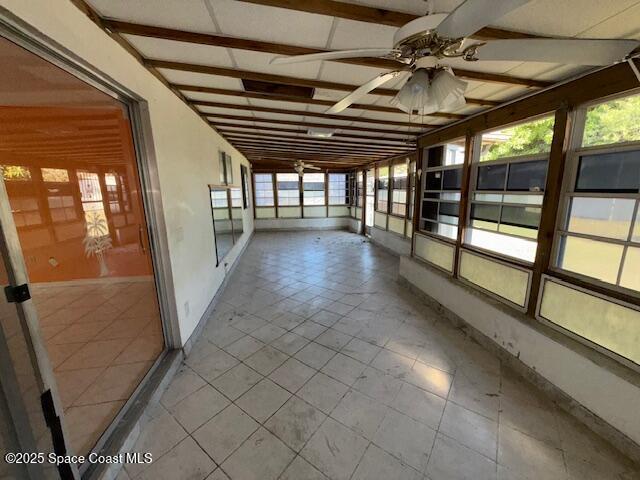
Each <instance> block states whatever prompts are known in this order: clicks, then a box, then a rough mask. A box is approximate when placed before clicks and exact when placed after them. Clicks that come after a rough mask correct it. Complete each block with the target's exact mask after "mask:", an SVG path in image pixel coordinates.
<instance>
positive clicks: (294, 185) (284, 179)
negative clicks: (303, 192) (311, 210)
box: [276, 173, 300, 207]
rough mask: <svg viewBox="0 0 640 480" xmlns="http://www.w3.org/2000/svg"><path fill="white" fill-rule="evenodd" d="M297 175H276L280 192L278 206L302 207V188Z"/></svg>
mask: <svg viewBox="0 0 640 480" xmlns="http://www.w3.org/2000/svg"><path fill="white" fill-rule="evenodd" d="M299 180H300V176H299V175H298V174H297V173H276V185H277V190H278V206H280V207H289V206H299V205H300V187H299V185H298V181H299Z"/></svg>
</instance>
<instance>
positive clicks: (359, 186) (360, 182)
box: [356, 171, 364, 207]
mask: <svg viewBox="0 0 640 480" xmlns="http://www.w3.org/2000/svg"><path fill="white" fill-rule="evenodd" d="M362 205H364V172H362V171H360V172H357V173H356V207H362Z"/></svg>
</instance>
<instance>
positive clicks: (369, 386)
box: [353, 367, 402, 405]
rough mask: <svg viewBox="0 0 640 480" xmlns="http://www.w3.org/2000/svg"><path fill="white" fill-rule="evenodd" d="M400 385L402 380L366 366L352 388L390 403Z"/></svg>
mask: <svg viewBox="0 0 640 480" xmlns="http://www.w3.org/2000/svg"><path fill="white" fill-rule="evenodd" d="M400 387H402V381H401V380H399V379H397V378H396V377H393V376H391V375H387V374H386V373H383V372H380V371H379V370H376V369H375V368H370V367H367V368H365V369H364V371H363V372H362V373H361V374H360V377H359V378H358V379H357V380H356V381H355V383H354V384H353V388H355V389H356V390H358V391H359V392H362V393H364V394H366V395H369V396H370V397H371V398H373V399H374V400H377V401H378V402H381V403H384V404H385V405H390V404H391V403H392V402H393V400H394V399H395V398H396V395H397V394H398V392H399V391H400Z"/></svg>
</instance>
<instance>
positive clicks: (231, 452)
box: [119, 232, 639, 480]
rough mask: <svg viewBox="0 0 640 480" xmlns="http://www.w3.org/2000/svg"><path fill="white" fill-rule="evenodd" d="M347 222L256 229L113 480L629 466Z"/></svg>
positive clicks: (358, 476) (417, 476)
mask: <svg viewBox="0 0 640 480" xmlns="http://www.w3.org/2000/svg"><path fill="white" fill-rule="evenodd" d="M397 270H398V259H397V258H394V257H393V256H391V255H389V254H387V253H386V252H384V251H382V250H380V249H378V248H376V247H374V246H372V245H371V244H370V243H368V242H367V241H365V240H364V239H363V238H362V237H359V236H356V235H353V234H349V233H346V232H323V233H316V232H313V233H258V234H256V236H255V238H254V240H253V242H252V243H251V245H250V246H249V248H248V249H247V252H246V253H245V255H244V256H243V258H242V259H241V261H240V264H239V265H238V268H237V270H236V271H235V273H234V274H233V276H232V278H231V279H230V282H229V284H228V286H227V288H226V290H225V292H224V293H223V296H222V301H221V302H220V303H219V304H218V306H217V309H216V311H215V312H214V314H213V315H212V317H211V318H210V320H209V322H208V324H207V326H206V327H205V330H204V332H203V335H202V337H201V338H200V339H199V340H198V342H197V343H196V345H195V346H194V348H193V350H192V352H191V354H190V356H189V357H188V358H187V359H186V361H185V364H184V365H183V366H182V368H181V369H180V371H179V373H178V374H177V375H176V377H175V379H174V380H173V382H172V384H171V385H170V386H169V388H168V389H167V391H166V392H165V393H164V396H163V397H162V399H161V401H160V404H158V405H156V406H154V407H153V408H152V412H151V413H150V415H149V417H150V418H149V422H148V423H147V424H146V426H145V428H144V430H143V432H142V434H141V436H140V439H139V440H138V443H137V445H136V447H135V448H134V450H136V451H149V452H151V453H153V455H154V459H155V460H154V462H153V463H152V464H151V465H149V466H140V465H125V468H124V469H123V470H122V471H121V473H120V477H119V480H126V479H135V480H138V479H155V480H160V479H171V480H180V479H191V480H200V479H205V478H206V479H208V480H223V479H231V480H275V479H280V480H320V479H323V480H326V479H332V480H347V479H351V480H378V479H379V480H444V479H446V480H450V479H470V480H492V479H499V480H525V479H528V480H555V479H558V480H560V479H562V480H596V479H597V480H614V479H616V480H623V479H625V480H630V479H632V478H633V479H635V478H639V477H638V470H637V468H638V467H637V466H634V465H633V464H631V463H630V462H629V461H628V460H627V459H626V458H624V457H623V456H622V455H620V454H619V453H617V452H616V451H615V450H614V449H613V448H612V447H610V446H609V445H608V444H607V443H606V442H604V441H603V440H601V439H600V438H598V437H597V436H595V435H594V434H592V433H591V432H590V431H589V430H587V429H586V428H584V427H583V426H581V425H580V424H579V423H577V422H576V421H574V420H573V419H572V417H570V416H568V415H566V414H565V413H563V412H562V411H560V410H559V409H558V408H556V406H555V405H554V404H553V403H552V402H550V401H549V400H548V399H547V398H545V396H544V395H542V394H541V393H540V392H539V391H537V390H536V389H535V388H533V387H531V386H530V385H529V384H527V383H525V382H523V381H522V380H520V379H519V378H518V377H517V376H515V375H514V374H513V373H512V372H510V371H509V370H508V369H507V368H505V367H504V366H503V365H501V364H500V361H499V360H498V359H497V358H495V357H493V356H492V355H491V354H489V353H488V352H487V351H485V350H483V349H482V348H481V347H480V346H478V345H477V344H476V343H474V342H473V341H472V340H470V339H469V338H466V337H465V336H464V334H463V333H462V332H460V331H459V330H457V329H454V328H452V327H451V326H450V325H449V324H448V323H447V322H446V321H444V320H442V319H441V317H440V316H439V315H438V314H437V313H436V312H434V311H433V310H431V309H430V308H429V307H427V306H425V305H424V304H423V303H421V302H420V301H418V300H416V299H415V298H413V297H412V295H411V294H409V293H407V292H406V291H404V290H403V289H402V288H401V287H400V286H399V285H398V284H397V283H395V280H396V276H397Z"/></svg>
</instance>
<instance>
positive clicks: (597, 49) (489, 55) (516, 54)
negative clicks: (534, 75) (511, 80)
mask: <svg viewBox="0 0 640 480" xmlns="http://www.w3.org/2000/svg"><path fill="white" fill-rule="evenodd" d="M639 46H640V41H638V40H592V39H579V38H563V39H555V38H530V39H522V40H520V39H517V40H493V41H490V42H487V44H486V45H483V46H481V47H479V48H478V51H477V53H476V58H477V59H478V60H507V61H509V60H513V61H524V62H549V63H569V64H575V65H611V64H612V63H615V62H617V61H620V60H623V59H624V57H625V56H626V55H627V54H628V53H630V52H631V51H632V50H634V49H635V48H637V47H639Z"/></svg>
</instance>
